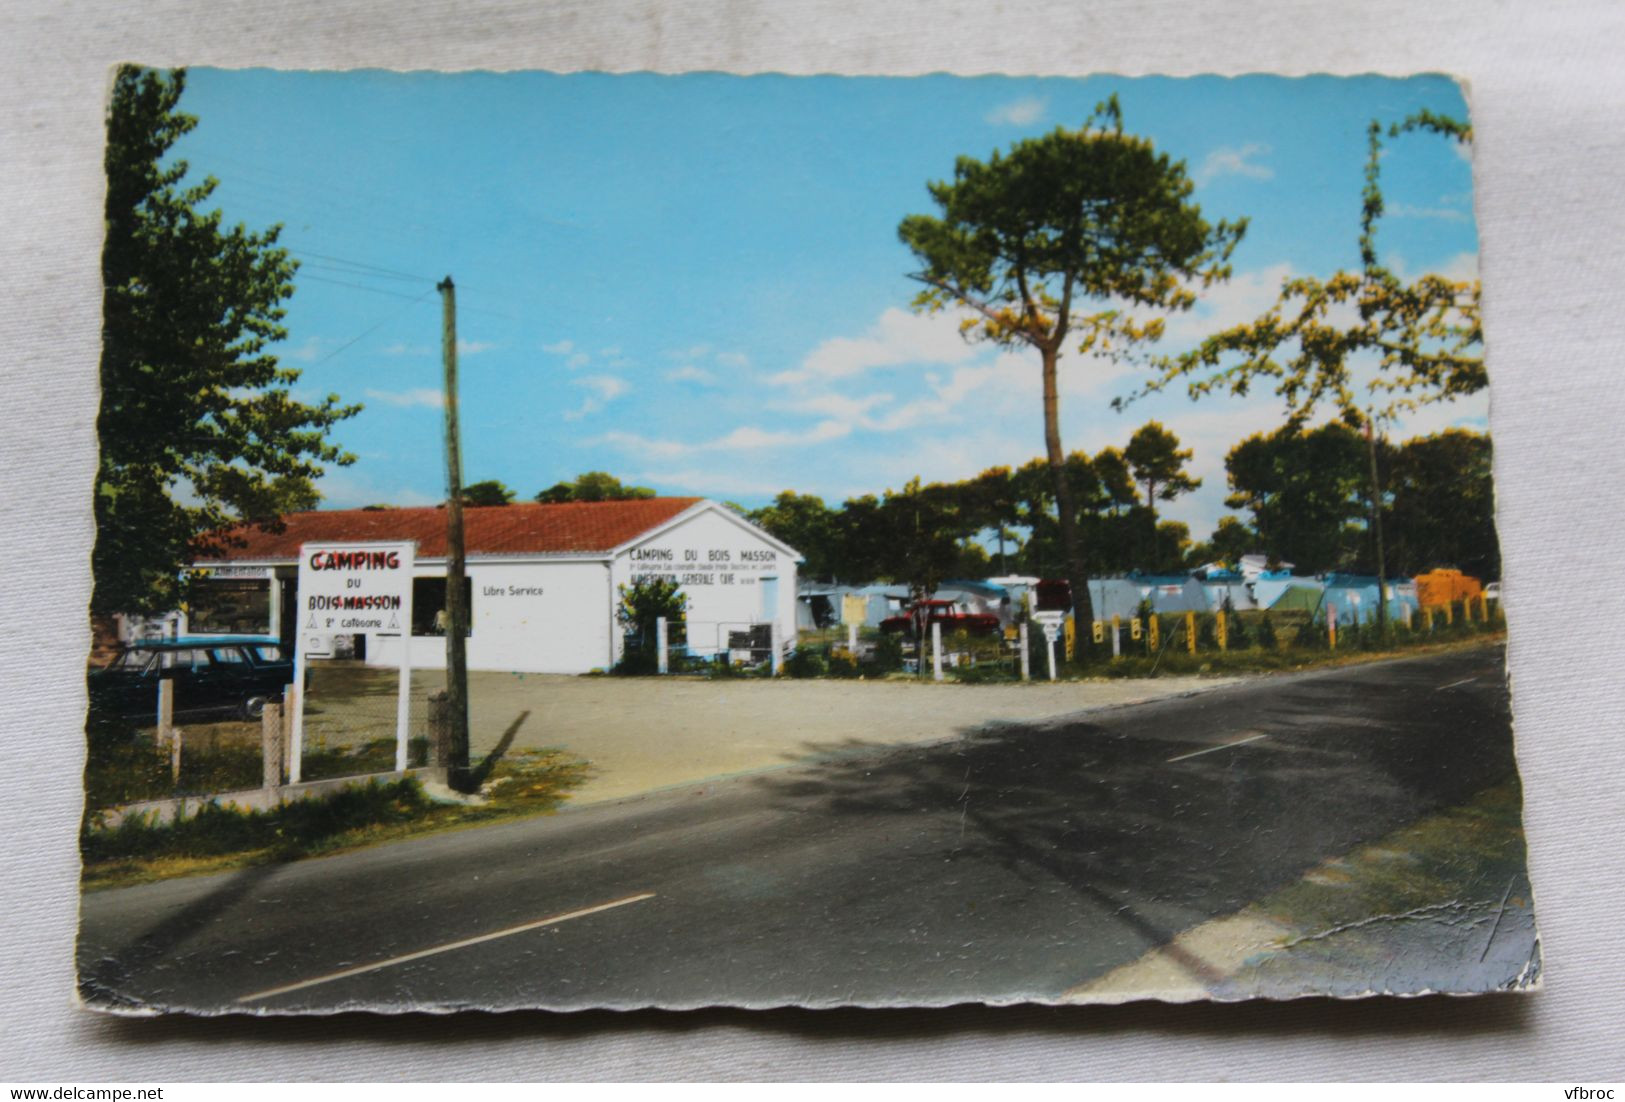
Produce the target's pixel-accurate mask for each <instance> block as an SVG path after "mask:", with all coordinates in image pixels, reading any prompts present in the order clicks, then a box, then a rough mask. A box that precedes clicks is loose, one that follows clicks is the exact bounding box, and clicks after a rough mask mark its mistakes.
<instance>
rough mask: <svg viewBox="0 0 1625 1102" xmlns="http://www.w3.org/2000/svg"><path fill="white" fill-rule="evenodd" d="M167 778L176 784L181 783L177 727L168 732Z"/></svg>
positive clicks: (179, 746) (179, 734) (179, 743)
mask: <svg viewBox="0 0 1625 1102" xmlns="http://www.w3.org/2000/svg"><path fill="white" fill-rule="evenodd" d="M169 779H170V782H171V783H173V784H175V785H176V786H179V785H180V783H181V729H180V728H179V727H176V728H175V729H174V730H172V731H170V732H169Z"/></svg>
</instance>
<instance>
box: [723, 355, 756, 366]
mask: <svg viewBox="0 0 1625 1102" xmlns="http://www.w3.org/2000/svg"><path fill="white" fill-rule="evenodd" d="M717 363H719V364H721V365H722V366H723V367H737V368H743V367H749V366H750V357H749V356H747V355H745V354H744V353H743V352H718V353H717Z"/></svg>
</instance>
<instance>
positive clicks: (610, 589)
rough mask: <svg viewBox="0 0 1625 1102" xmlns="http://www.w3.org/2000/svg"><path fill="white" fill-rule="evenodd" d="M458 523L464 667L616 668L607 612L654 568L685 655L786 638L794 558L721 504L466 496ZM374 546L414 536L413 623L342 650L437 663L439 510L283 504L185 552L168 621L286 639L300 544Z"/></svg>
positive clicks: (191, 629)
mask: <svg viewBox="0 0 1625 1102" xmlns="http://www.w3.org/2000/svg"><path fill="white" fill-rule="evenodd" d="M463 523H464V533H465V535H464V543H465V548H466V556H467V575H468V597H469V604H470V631H469V636H468V665H469V668H470V669H475V670H480V669H484V670H512V671H524V672H543V673H582V672H587V671H590V670H593V669H602V668H607V667H609V666H612V665H614V664H615V662H617V661H618V660H619V659H620V657H621V655H622V653H623V649H624V646H625V640H624V638H623V628H622V625H621V624H620V623H619V622H618V620H617V617H616V612H617V609H618V606H619V601H620V594H621V591H622V588H623V587H626V586H629V585H631V584H633V583H634V582H635V581H637V580H638V579H639V578H643V577H647V576H650V575H658V576H660V577H665V578H669V579H671V580H673V581H675V582H676V583H677V585H678V587H679V590H680V592H681V593H682V594H683V596H684V597H686V598H687V600H688V615H687V622H686V625H685V628H686V631H685V635H686V646H687V648H688V649H689V650H690V651H691V652H693V653H696V654H701V655H712V654H716V653H718V652H719V651H726V650H729V649H730V640H737V638H738V637H739V634H740V633H741V632H748V631H750V630H751V629H753V628H754V629H756V630H757V632H758V634H760V633H761V632H762V631H764V630H767V629H768V628H771V631H772V632H773V633H774V634H776V635H777V636H778V638H779V639H780V640H781V641H782V642H783V644H784V645H788V643H789V641H791V640H793V639H794V638H795V630H796V569H797V564H798V563H799V562H800V558H801V557H800V555H799V554H798V553H797V552H796V550H795V549H794V548H792V547H790V546H788V545H787V544H785V543H783V542H782V541H780V540H778V539H775V538H774V537H773V536H771V535H770V534H768V533H767V532H765V531H763V530H762V529H761V528H758V527H757V526H756V525H754V524H752V523H751V522H750V521H748V520H746V519H745V518H744V517H743V516H741V515H740V514H739V513H738V512H736V511H735V510H734V509H731V508H729V507H728V506H726V505H723V504H721V503H719V502H715V501H710V500H707V499H705V498H698V497H657V498H645V499H641V500H633V501H604V502H572V503H567V504H557V505H541V504H513V505H500V506H486V507H477V508H465V509H464V510H463ZM374 542H395V543H403V542H404V543H410V544H412V545H413V546H414V547H415V556H414V574H413V595H412V612H411V617H410V619H411V624H412V630H411V632H410V634H406V633H391V634H378V635H370V636H367V637H366V638H365V639H362V638H360V637H357V638H356V639H354V640H339V641H337V642H338V643H339V644H340V646H339V648H338V649H339V650H340V652H341V653H355V654H357V656H358V657H361V658H363V659H364V660H365V661H366V662H367V663H368V664H369V665H380V666H395V665H398V664H399V663H400V661H401V657H402V655H401V649H400V648H401V647H403V646H404V647H407V648H408V653H407V660H408V663H409V664H410V665H412V666H415V667H438V666H443V665H444V663H445V634H444V622H445V618H444V616H443V615H440V613H441V611H442V609H443V608H444V604H445V593H446V580H445V569H446V512H445V509H444V508H443V507H439V506H426V507H411V508H398V509H397V508H382V509H380V508H373V509H334V510H316V511H313V512H305V513H290V514H288V515H286V516H284V517H283V518H281V523H280V524H279V525H278V526H277V527H276V528H275V529H267V528H258V527H252V526H244V527H241V528H237V529H232V530H229V531H226V532H222V533H221V534H220V535H219V536H218V537H217V538H216V539H215V540H214V541H213V542H212V546H210V547H208V548H207V550H205V551H204V552H203V553H201V554H200V555H199V557H198V559H197V561H196V562H195V563H194V564H193V566H194V569H196V570H197V571H198V572H200V573H201V574H204V575H205V576H206V579H205V582H204V584H203V585H202V586H201V588H200V596H199V599H198V601H197V602H196V603H195V604H194V606H193V607H192V608H191V609H189V610H187V612H186V613H185V614H183V619H185V620H187V621H188V622H184V623H181V624H179V625H178V630H179V631H180V632H182V633H184V634H190V635H198V634H206V633H208V632H210V631H215V630H218V631H229V632H233V633H239V634H240V633H242V632H245V631H261V632H265V633H267V634H271V635H275V636H277V637H279V638H281V639H282V640H284V641H285V642H286V643H288V644H290V645H291V644H293V642H294V639H295V635H296V633H297V631H298V630H300V625H298V623H297V619H298V613H299V610H300V607H301V606H300V601H299V593H298V574H299V563H300V560H301V558H302V557H303V555H304V554H305V553H307V552H310V551H313V550H314V549H315V548H317V547H320V546H323V545H329V544H354V543H374ZM211 594H212V595H213V596H211ZM223 609H224V610H226V611H222V610H223ZM227 612H229V613H230V614H229V615H228V614H227ZM307 618H308V617H307ZM674 634H675V633H674Z"/></svg>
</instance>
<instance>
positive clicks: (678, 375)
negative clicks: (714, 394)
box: [666, 364, 717, 386]
mask: <svg viewBox="0 0 1625 1102" xmlns="http://www.w3.org/2000/svg"><path fill="white" fill-rule="evenodd" d="M666 379H667V380H669V381H670V382H674V383H699V384H700V385H701V386H715V385H716V384H717V377H716V376H715V375H713V374H712V373H711V372H709V371H707V370H705V368H703V367H695V366H694V365H693V364H685V365H684V366H682V367H674V368H672V369H671V370H670V371H668V372H666Z"/></svg>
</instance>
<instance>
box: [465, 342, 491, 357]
mask: <svg viewBox="0 0 1625 1102" xmlns="http://www.w3.org/2000/svg"><path fill="white" fill-rule="evenodd" d="M495 347H496V345H494V344H492V343H491V342H490V341H464V340H460V341H458V342H457V354H458V355H459V356H478V355H479V354H480V353H481V352H489V351H490V350H491V349H493V348H495Z"/></svg>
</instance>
